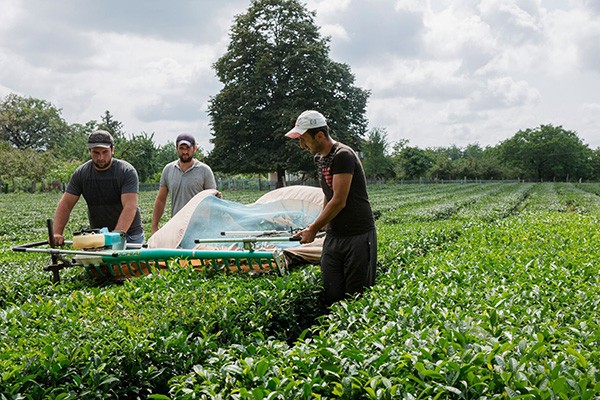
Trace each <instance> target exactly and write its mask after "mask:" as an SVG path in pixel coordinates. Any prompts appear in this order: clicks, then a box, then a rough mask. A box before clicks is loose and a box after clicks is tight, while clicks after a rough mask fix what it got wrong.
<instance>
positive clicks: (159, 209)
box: [152, 186, 169, 235]
mask: <svg viewBox="0 0 600 400" xmlns="http://www.w3.org/2000/svg"><path fill="white" fill-rule="evenodd" d="M168 194H169V189H167V187H166V186H160V187H159V188H158V194H157V195H156V200H154V209H153V210H152V235H154V233H155V232H156V231H157V230H158V224H159V222H160V219H161V218H162V216H163V214H164V212H165V206H166V204H167V195H168Z"/></svg>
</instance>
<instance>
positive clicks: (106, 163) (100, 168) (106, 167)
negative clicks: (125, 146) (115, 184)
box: [92, 159, 112, 171]
mask: <svg viewBox="0 0 600 400" xmlns="http://www.w3.org/2000/svg"><path fill="white" fill-rule="evenodd" d="M92 163H94V167H96V169H97V170H100V171H104V170H105V169H108V168H109V167H110V165H111V163H112V159H111V160H109V161H105V162H104V165H102V164H98V163H97V162H95V161H93V160H92Z"/></svg>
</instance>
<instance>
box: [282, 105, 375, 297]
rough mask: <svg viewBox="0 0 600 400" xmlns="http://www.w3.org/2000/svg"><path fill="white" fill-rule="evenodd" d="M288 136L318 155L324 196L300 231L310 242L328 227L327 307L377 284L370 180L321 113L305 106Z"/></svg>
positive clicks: (323, 265)
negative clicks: (312, 218)
mask: <svg viewBox="0 0 600 400" xmlns="http://www.w3.org/2000/svg"><path fill="white" fill-rule="evenodd" d="M285 136H287V137H289V138H292V139H299V141H300V147H302V148H303V149H306V150H308V151H309V152H310V153H311V154H313V155H314V157H315V164H316V166H317V172H318V175H319V182H320V184H321V188H322V189H323V194H324V195H325V199H324V206H323V210H322V211H321V213H320V214H319V216H318V217H317V219H316V220H315V221H314V222H313V223H312V224H310V225H309V226H308V227H306V228H305V229H303V230H302V231H300V232H299V233H298V234H296V236H297V237H300V243H310V242H312V241H314V240H315V237H316V235H317V233H318V232H319V231H320V230H322V229H325V228H327V236H326V237H325V241H324V243H323V250H322V252H321V276H322V279H323V285H324V288H325V304H326V305H327V306H329V305H331V304H333V303H334V302H336V301H338V300H342V299H343V298H345V297H346V296H349V295H353V294H355V293H361V292H363V291H364V290H365V288H367V287H370V286H373V285H374V284H375V272H376V270H375V268H376V262H377V232H376V230H375V219H374V217H373V211H372V210H371V205H370V203H369V196H368V194H367V179H366V177H365V173H364V170H363V167H362V164H361V162H360V159H359V158H358V155H357V154H356V152H355V151H354V150H352V149H351V148H350V147H348V146H346V145H345V144H342V143H340V142H337V141H335V140H333V138H332V137H331V136H330V134H329V126H328V125H327V120H326V119H325V117H324V116H323V114H321V113H320V112H318V111H314V110H308V111H304V112H303V113H302V114H300V116H299V117H298V118H297V119H296V125H295V126H294V128H292V129H291V130H290V131H289V132H288V133H286V134H285Z"/></svg>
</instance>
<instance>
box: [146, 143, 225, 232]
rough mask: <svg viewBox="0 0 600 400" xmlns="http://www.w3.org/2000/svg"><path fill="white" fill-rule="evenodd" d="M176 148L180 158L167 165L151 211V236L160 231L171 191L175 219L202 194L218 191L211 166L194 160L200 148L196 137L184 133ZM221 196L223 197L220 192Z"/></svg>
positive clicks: (172, 213) (172, 212)
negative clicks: (160, 224)
mask: <svg viewBox="0 0 600 400" xmlns="http://www.w3.org/2000/svg"><path fill="white" fill-rule="evenodd" d="M175 146H176V147H177V154H178V156H179V159H178V160H175V161H173V162H170V163H169V164H167V165H166V166H165V167H164V168H163V171H162V174H161V176H160V185H159V188H158V194H157V195H156V201H155V202H154V210H153V211H152V234H154V232H156V231H157V230H158V228H159V226H158V225H159V222H160V219H161V217H162V215H163V213H164V212H165V205H166V204H167V195H168V194H169V192H170V193H171V216H173V215H175V214H177V212H178V211H179V210H181V209H182V208H183V206H185V205H186V204H187V202H188V201H190V200H191V199H192V197H194V196H195V195H197V194H198V193H200V192H201V191H203V190H206V189H216V188H217V183H216V181H215V176H214V175H213V172H212V170H211V169H210V167H209V166H208V165H206V164H204V163H203V162H200V161H198V160H197V159H195V158H194V153H195V152H196V150H197V149H198V146H197V145H196V140H195V139H194V137H193V136H192V135H190V134H188V133H182V134H181V135H179V136H177V140H176V141H175ZM218 195H219V197H221V196H220V193H219V194H218Z"/></svg>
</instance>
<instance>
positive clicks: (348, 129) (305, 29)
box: [209, 0, 369, 183]
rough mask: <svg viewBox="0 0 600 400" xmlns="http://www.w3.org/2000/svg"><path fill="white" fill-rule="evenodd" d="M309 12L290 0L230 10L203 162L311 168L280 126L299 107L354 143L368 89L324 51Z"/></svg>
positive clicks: (260, 0)
mask: <svg viewBox="0 0 600 400" xmlns="http://www.w3.org/2000/svg"><path fill="white" fill-rule="evenodd" d="M314 17H315V13H314V12H309V11H308V10H306V8H305V7H304V6H303V5H302V4H301V3H300V2H299V1H297V0H254V1H252V3H251V5H250V7H249V9H248V11H247V12H246V13H244V14H241V15H239V16H237V17H236V19H235V22H234V25H233V27H232V29H231V32H230V44H229V46H228V48H227V52H226V53H225V54H224V55H223V56H222V57H221V58H220V59H219V60H218V61H217V62H216V63H215V65H214V68H215V71H216V75H217V77H218V78H219V80H220V81H221V82H222V83H223V89H222V90H221V91H220V92H219V93H218V94H217V95H216V96H214V97H213V98H212V99H211V101H210V104H209V114H210V117H211V125H212V128H213V136H214V137H213V138H212V139H211V142H212V143H213V144H214V149H213V150H212V152H211V154H210V155H209V163H210V164H211V166H212V167H213V168H214V169H215V170H217V171H222V172H229V173H248V172H261V173H264V172H269V171H274V170H276V171H277V173H278V181H279V182H280V183H281V179H282V177H283V173H284V171H285V170H286V169H287V170H290V171H308V170H313V169H314V167H313V166H312V161H311V158H310V157H309V156H308V155H307V154H305V152H304V153H302V152H301V151H300V149H299V148H298V145H297V142H296V141H292V140H289V139H288V140H286V139H285V137H284V133H285V132H286V131H287V130H289V129H291V128H292V126H293V125H294V122H295V118H296V117H297V116H298V115H299V114H300V113H301V112H302V111H304V110H306V109H317V110H319V111H321V112H322V113H323V114H324V115H325V116H326V117H327V118H328V121H329V124H330V127H331V128H332V130H333V132H334V133H333V135H334V137H335V138H336V139H338V140H340V141H343V142H345V143H347V144H348V145H350V146H354V147H355V148H358V147H360V144H361V140H362V137H363V136H364V134H365V132H366V126H367V121H366V118H365V115H364V114H365V107H366V103H367V99H368V96H369V93H368V92H367V91H365V90H363V89H361V88H358V87H356V86H355V85H354V76H353V75H352V73H351V72H350V68H349V67H348V66H347V65H345V64H341V63H337V62H334V61H332V60H331V59H330V58H329V46H328V42H329V39H328V38H323V37H321V35H320V33H319V29H318V27H317V26H316V25H315V21H314Z"/></svg>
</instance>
